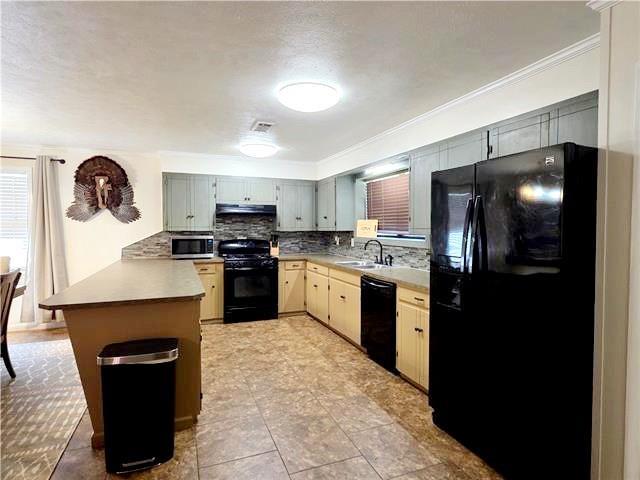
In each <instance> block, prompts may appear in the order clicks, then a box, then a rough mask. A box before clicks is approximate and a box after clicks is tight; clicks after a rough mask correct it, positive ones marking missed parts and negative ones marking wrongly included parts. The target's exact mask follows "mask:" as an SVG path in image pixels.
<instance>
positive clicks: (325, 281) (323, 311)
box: [315, 275, 329, 324]
mask: <svg viewBox="0 0 640 480" xmlns="http://www.w3.org/2000/svg"><path fill="white" fill-rule="evenodd" d="M316 283H317V285H318V296H317V297H316V311H317V312H318V314H317V315H316V316H315V317H316V318H317V319H319V320H321V321H323V322H324V323H327V324H328V323H329V278H328V277H325V276H324V275H318V277H317V278H316Z"/></svg>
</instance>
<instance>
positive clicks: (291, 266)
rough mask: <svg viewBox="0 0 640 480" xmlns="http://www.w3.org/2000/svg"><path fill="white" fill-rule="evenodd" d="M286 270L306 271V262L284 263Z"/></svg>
mask: <svg viewBox="0 0 640 480" xmlns="http://www.w3.org/2000/svg"><path fill="white" fill-rule="evenodd" d="M283 263H284V268H285V270H304V267H305V265H304V261H302V260H300V261H296V262H283Z"/></svg>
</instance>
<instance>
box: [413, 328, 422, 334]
mask: <svg viewBox="0 0 640 480" xmlns="http://www.w3.org/2000/svg"><path fill="white" fill-rule="evenodd" d="M414 330H415V331H416V332H418V333H422V332H423V331H424V330H422V329H421V328H418V327H414Z"/></svg>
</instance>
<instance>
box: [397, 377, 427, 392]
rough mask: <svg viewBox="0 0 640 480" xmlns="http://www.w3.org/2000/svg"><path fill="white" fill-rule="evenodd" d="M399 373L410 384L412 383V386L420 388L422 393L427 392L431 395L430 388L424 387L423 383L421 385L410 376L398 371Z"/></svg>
mask: <svg viewBox="0 0 640 480" xmlns="http://www.w3.org/2000/svg"><path fill="white" fill-rule="evenodd" d="M398 375H400V378H401V379H403V380H404V381H405V382H407V383H408V384H410V385H411V386H412V387H415V388H417V389H418V390H420V391H421V392H422V393H426V394H427V395H429V390H428V389H426V388H424V387H423V386H422V385H420V384H419V383H417V382H414V381H413V380H411V379H410V378H409V377H407V376H405V375H404V374H403V373H402V372H398Z"/></svg>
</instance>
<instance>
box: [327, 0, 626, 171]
mask: <svg viewBox="0 0 640 480" xmlns="http://www.w3.org/2000/svg"><path fill="white" fill-rule="evenodd" d="M610 3H615V2H610ZM599 46H600V33H599V32H598V33H595V34H593V35H591V36H589V37H587V38H585V39H584V40H580V41H579V42H576V43H574V44H573V45H569V46H568V47H566V48H563V49H562V50H559V51H558V52H556V53H552V54H551V55H549V56H547V57H544V58H542V59H540V60H538V61H537V62H534V63H532V64H531V65H527V66H526V67H524V68H521V69H520V70H516V71H515V72H513V73H510V74H509V75H506V76H504V77H502V78H500V79H498V80H495V81H493V82H491V83H488V84H487V85H484V86H482V87H480V88H478V89H476V90H473V91H471V92H469V93H466V94H465V95H463V96H461V97H458V98H456V99H454V100H451V101H449V102H447V103H444V104H442V105H440V106H438V107H436V108H434V109H433V110H429V111H428V112H425V113H423V114H421V115H418V116H417V117H414V118H412V119H410V120H407V121H406V122H403V123H401V124H400V125H397V126H395V127H392V128H390V129H388V130H385V131H384V132H381V133H379V134H377V135H374V136H373V137H370V138H368V139H366V140H363V141H362V142H359V143H356V144H355V145H352V146H350V147H348V148H345V149H344V150H341V151H340V152H337V153H334V154H333V155H330V156H328V157H325V158H323V159H322V160H319V161H318V162H317V165H322V164H324V163H327V162H330V161H331V160H335V159H337V158H340V157H342V156H344V155H347V154H349V153H351V152H353V151H356V150H358V149H360V148H362V147H364V146H366V145H369V144H371V143H374V142H376V141H378V140H380V139H382V138H384V137H387V136H389V135H393V134H394V133H396V132H398V131H400V130H402V129H404V128H407V127H409V126H410V125H413V124H414V123H418V122H421V121H423V120H425V119H427V118H429V117H433V116H434V115H437V114H439V113H441V112H443V111H445V110H448V109H450V108H453V107H455V106H456V105H459V104H461V103H464V102H467V101H469V100H471V99H472V98H475V97H478V96H480V95H484V94H486V93H489V92H492V91H494V90H497V89H500V88H503V87H506V86H508V85H513V84H514V83H518V82H520V81H522V80H524V79H527V78H529V77H532V76H534V75H537V74H539V73H541V72H544V71H545V70H549V69H550V68H553V67H555V66H557V65H560V64H561V63H564V62H566V61H569V60H571V59H572V58H575V57H578V56H580V55H583V54H585V53H587V52H590V51H591V50H593V49H595V48H598V47H599Z"/></svg>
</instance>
